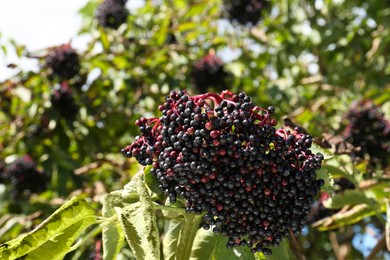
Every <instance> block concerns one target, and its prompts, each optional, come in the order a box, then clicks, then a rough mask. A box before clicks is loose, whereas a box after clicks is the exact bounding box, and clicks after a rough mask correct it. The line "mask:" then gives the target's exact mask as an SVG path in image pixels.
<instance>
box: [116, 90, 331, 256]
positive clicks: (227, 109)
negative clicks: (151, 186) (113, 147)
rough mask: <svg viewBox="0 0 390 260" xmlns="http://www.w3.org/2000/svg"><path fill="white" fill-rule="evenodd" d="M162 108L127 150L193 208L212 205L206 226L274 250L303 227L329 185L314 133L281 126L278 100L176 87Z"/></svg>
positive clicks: (142, 124)
mask: <svg viewBox="0 0 390 260" xmlns="http://www.w3.org/2000/svg"><path fill="white" fill-rule="evenodd" d="M159 110H160V111H162V114H163V115H162V117H160V118H150V119H146V118H141V119H139V120H137V121H136V125H137V126H139V128H140V131H141V133H142V135H141V136H138V137H136V139H135V141H134V142H133V143H132V144H131V145H129V146H127V147H126V148H124V149H122V153H123V154H125V155H126V156H128V157H135V158H136V159H137V161H138V162H139V163H141V164H142V165H152V170H151V173H152V174H154V175H156V176H157V179H158V182H159V188H160V189H161V191H163V192H165V193H166V194H167V195H168V196H169V199H170V201H171V202H172V203H174V202H175V201H176V198H177V196H181V197H183V198H184V199H185V200H186V203H187V204H186V211H187V212H189V213H195V214H201V213H202V212H205V213H206V214H205V215H204V217H203V228H204V229H212V230H213V232H215V233H220V234H222V235H223V236H226V237H228V242H227V247H228V248H232V247H233V246H244V245H246V246H249V247H250V248H251V250H252V252H263V253H264V254H265V255H269V254H271V253H272V251H271V249H270V248H269V247H270V246H271V245H273V246H278V245H279V243H280V242H281V240H282V238H283V237H284V236H286V235H287V234H289V232H290V231H292V232H294V233H299V232H300V230H301V229H302V228H303V227H304V225H305V224H306V222H307V215H308V213H309V212H310V205H311V204H312V203H313V202H314V197H315V196H316V195H317V194H318V192H319V191H320V189H321V186H322V185H323V184H324V180H322V179H319V180H317V179H316V170H318V169H320V167H321V162H322V160H323V156H322V155H321V154H313V153H312V152H311V150H310V147H311V145H312V137H310V136H309V135H305V134H301V133H299V132H298V131H297V129H295V130H289V129H284V128H279V129H276V128H275V125H276V124H277V122H276V120H275V119H273V118H272V113H273V112H274V107H272V106H271V107H268V109H264V108H261V107H258V106H256V105H254V104H253V103H252V102H251V98H250V97H249V96H247V95H246V94H244V93H240V94H238V95H234V94H232V93H231V92H229V91H223V92H222V93H221V94H215V93H206V94H201V95H197V96H189V95H188V94H187V93H186V92H185V91H180V92H175V91H173V92H171V93H170V95H169V96H168V97H166V99H165V103H164V104H163V105H160V106H159Z"/></svg>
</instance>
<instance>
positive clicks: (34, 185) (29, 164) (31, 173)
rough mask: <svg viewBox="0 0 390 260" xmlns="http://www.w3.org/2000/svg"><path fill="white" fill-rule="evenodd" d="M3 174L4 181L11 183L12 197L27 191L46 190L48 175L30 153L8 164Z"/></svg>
mask: <svg viewBox="0 0 390 260" xmlns="http://www.w3.org/2000/svg"><path fill="white" fill-rule="evenodd" d="M1 176H2V178H1V179H2V181H3V182H5V183H10V184H11V186H12V190H11V197H12V198H14V199H17V198H20V197H21V196H22V195H23V194H24V193H25V192H28V193H38V192H41V191H44V190H45V188H46V184H47V182H48V177H47V176H46V174H45V173H43V172H41V171H39V170H38V169H37V165H36V163H35V162H34V161H33V159H32V158H31V156H30V155H24V156H22V157H20V158H18V159H16V160H15V161H13V162H12V163H11V164H9V165H7V166H6V167H5V168H4V170H3V172H2V174H1Z"/></svg>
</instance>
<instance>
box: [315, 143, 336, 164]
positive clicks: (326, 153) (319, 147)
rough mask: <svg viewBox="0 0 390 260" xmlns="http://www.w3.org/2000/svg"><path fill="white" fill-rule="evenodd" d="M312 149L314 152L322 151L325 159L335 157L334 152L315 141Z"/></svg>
mask: <svg viewBox="0 0 390 260" xmlns="http://www.w3.org/2000/svg"><path fill="white" fill-rule="evenodd" d="M310 150H311V151H312V153H313V154H316V153H321V154H322V155H323V156H324V160H328V159H331V158H333V154H332V153H331V152H330V151H329V149H324V148H322V147H321V146H319V145H317V144H315V143H313V144H312V146H311V148H310Z"/></svg>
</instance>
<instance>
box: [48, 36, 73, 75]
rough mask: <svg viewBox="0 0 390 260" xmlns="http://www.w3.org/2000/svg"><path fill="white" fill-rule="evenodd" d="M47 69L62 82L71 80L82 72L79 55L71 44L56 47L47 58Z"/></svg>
mask: <svg viewBox="0 0 390 260" xmlns="http://www.w3.org/2000/svg"><path fill="white" fill-rule="evenodd" d="M46 67H47V68H49V69H50V70H51V72H52V74H53V75H55V76H57V77H59V78H60V79H61V80H63V79H71V78H73V77H74V76H75V75H77V74H78V73H79V71H80V59H79V55H78V54H77V52H76V50H75V49H73V48H72V47H71V46H70V44H63V45H61V46H58V47H54V48H52V49H51V50H50V51H49V53H48V55H47V57H46Z"/></svg>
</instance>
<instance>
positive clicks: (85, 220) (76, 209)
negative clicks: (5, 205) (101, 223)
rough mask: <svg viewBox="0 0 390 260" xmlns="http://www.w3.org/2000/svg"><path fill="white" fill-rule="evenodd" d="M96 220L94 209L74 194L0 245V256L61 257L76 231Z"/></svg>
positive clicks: (12, 257)
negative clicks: (32, 226) (30, 227)
mask: <svg viewBox="0 0 390 260" xmlns="http://www.w3.org/2000/svg"><path fill="white" fill-rule="evenodd" d="M95 222H96V216H95V211H94V210H93V209H92V208H91V207H90V206H89V204H88V203H87V202H86V201H85V200H83V199H81V198H77V197H74V198H72V199H71V200H70V201H69V202H67V203H65V204H64V205H63V206H61V207H60V208H59V209H58V210H56V211H55V212H54V213H53V214H52V215H51V216H50V217H49V218H48V219H46V220H45V221H44V222H42V223H41V225H39V226H38V227H37V228H35V229H34V230H33V231H31V232H30V233H27V234H26V235H24V236H21V237H19V238H16V239H14V240H11V241H9V242H7V243H4V244H2V245H0V259H15V258H19V257H23V256H25V257H28V256H29V255H30V254H31V255H32V256H35V255H39V256H42V257H45V259H59V258H62V256H64V254H66V253H67V252H68V251H69V249H70V247H71V245H72V244H73V242H74V241H75V239H76V238H77V237H78V236H79V234H80V233H81V232H83V231H84V230H85V229H86V228H87V227H88V226H90V225H92V224H94V223H95ZM34 251H35V252H34ZM44 254H48V258H47V257H46V256H45V255H44Z"/></svg>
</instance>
